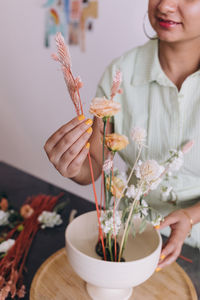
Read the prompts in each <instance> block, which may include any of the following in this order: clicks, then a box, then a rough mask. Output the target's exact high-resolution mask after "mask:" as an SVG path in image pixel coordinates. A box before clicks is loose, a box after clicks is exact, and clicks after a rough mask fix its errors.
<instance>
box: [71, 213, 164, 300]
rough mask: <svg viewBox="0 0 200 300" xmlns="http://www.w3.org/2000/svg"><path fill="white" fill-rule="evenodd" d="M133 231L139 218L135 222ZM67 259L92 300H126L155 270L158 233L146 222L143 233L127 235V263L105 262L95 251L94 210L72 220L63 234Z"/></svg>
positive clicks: (95, 218)
mask: <svg viewBox="0 0 200 300" xmlns="http://www.w3.org/2000/svg"><path fill="white" fill-rule="evenodd" d="M134 224H135V227H136V229H137V228H138V227H139V224H140V219H135V220H134ZM65 239H66V251H67V256H68V260H69V262H70V264H71V266H72V268H73V269H74V271H75V272H76V273H77V274H78V275H79V276H80V277H81V278H82V279H83V280H84V281H86V288H87V291H88V294H89V295H90V297H91V298H92V299H93V300H127V299H129V298H130V297H131V295H132V288H133V287H135V286H137V285H139V284H141V283H143V282H144V281H145V280H147V279H148V278H149V277H150V276H151V275H152V274H153V273H154V271H155V269H156V267H157V264H158V261H159V257H160V252H161V245H162V240H161V236H160V233H159V232H158V231H157V230H155V229H154V227H153V226H152V225H151V224H150V223H148V225H147V227H146V229H145V231H144V232H143V233H142V234H139V233H138V234H136V236H135V238H133V237H132V235H131V234H130V235H129V238H128V242H127V245H126V248H125V251H124V253H123V257H124V258H125V260H126V262H108V261H104V260H102V259H101V258H100V257H99V256H98V255H97V254H96V252H95V245H96V243H97V241H98V222H97V214H96V211H92V212H88V213H85V214H83V215H81V216H79V217H77V218H75V219H74V220H73V221H72V222H71V223H70V224H69V225H68V227H67V229H66V233H65Z"/></svg>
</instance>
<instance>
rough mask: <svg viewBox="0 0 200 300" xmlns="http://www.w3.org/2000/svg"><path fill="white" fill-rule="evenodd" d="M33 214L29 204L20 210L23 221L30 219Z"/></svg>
mask: <svg viewBox="0 0 200 300" xmlns="http://www.w3.org/2000/svg"><path fill="white" fill-rule="evenodd" d="M33 213H34V209H33V208H32V207H31V206H30V205H29V204H25V205H23V206H22V207H21V209H20V214H21V216H22V217H23V218H24V219H27V218H29V217H31V216H32V214H33Z"/></svg>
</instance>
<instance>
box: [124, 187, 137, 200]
mask: <svg viewBox="0 0 200 300" xmlns="http://www.w3.org/2000/svg"><path fill="white" fill-rule="evenodd" d="M136 194H137V189H136V188H135V186H134V184H132V185H131V186H129V187H128V188H127V191H126V196H127V197H128V198H134V197H135V196H136Z"/></svg>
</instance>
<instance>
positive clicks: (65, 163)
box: [44, 117, 93, 177]
mask: <svg viewBox="0 0 200 300" xmlns="http://www.w3.org/2000/svg"><path fill="white" fill-rule="evenodd" d="M83 118H84V117H79V118H78V117H76V118H74V119H73V120H71V121H70V122H68V123H67V124H65V125H64V126H62V127H61V128H60V129H58V130H57V131H56V132H55V133H54V134H53V135H52V136H51V137H50V138H49V139H48V140H47V142H46V144H45V146H44V149H45V151H46V153H47V156H48V158H49V160H50V161H51V163H52V164H53V165H54V166H55V168H56V169H57V170H58V171H59V172H60V173H61V175H63V176H65V177H74V176H76V175H77V174H78V173H79V171H80V169H81V166H82V164H83V162H84V160H85V158H86V156H87V153H88V150H89V149H88V148H89V147H86V145H88V143H87V142H88V140H89V138H90V136H91V134H92V127H91V125H92V123H93V121H92V120H91V119H87V120H85V119H83Z"/></svg>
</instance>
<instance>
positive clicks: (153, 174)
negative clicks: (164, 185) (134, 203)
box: [140, 160, 164, 182]
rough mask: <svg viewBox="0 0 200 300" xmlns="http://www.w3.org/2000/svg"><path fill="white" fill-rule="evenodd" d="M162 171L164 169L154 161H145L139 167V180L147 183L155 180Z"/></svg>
mask: <svg viewBox="0 0 200 300" xmlns="http://www.w3.org/2000/svg"><path fill="white" fill-rule="evenodd" d="M163 171H164V167H163V166H160V165H159V164H158V163H157V161H155V160H147V161H145V162H143V163H142V164H141V166H140V174H141V179H142V180H144V181H148V182H151V181H155V180H157V179H158V178H159V177H160V175H161V174H162V173H163Z"/></svg>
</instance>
